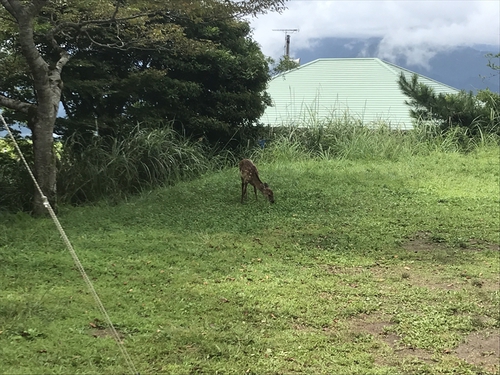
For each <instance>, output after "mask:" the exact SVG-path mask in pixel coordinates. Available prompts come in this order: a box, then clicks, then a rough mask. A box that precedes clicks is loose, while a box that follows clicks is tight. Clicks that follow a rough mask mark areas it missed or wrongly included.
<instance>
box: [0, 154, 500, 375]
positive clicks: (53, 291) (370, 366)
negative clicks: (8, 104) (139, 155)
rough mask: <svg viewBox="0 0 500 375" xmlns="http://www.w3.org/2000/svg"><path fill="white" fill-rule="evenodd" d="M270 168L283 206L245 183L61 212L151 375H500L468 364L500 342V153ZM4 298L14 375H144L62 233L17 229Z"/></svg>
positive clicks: (1, 227)
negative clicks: (134, 374) (245, 194)
mask: <svg viewBox="0 0 500 375" xmlns="http://www.w3.org/2000/svg"><path fill="white" fill-rule="evenodd" d="M264 156H265V155H264ZM264 159H265V158H264ZM257 164H258V167H259V169H260V174H261V177H262V179H263V180H265V181H267V182H268V183H269V184H270V185H271V187H272V188H273V189H274V192H275V198H276V203H275V204H274V205H270V204H269V203H267V202H265V200H264V199H263V197H262V195H259V199H258V200H257V201H255V198H254V197H253V191H252V189H249V199H248V200H247V201H246V203H245V204H243V205H242V204H240V201H239V200H240V181H239V177H238V172H237V169H236V167H235V168H233V169H230V170H227V171H223V172H219V173H214V174H208V175H205V176H203V177H201V178H199V179H197V180H195V181H192V182H187V183H179V184H177V185H176V186H172V187H168V188H164V189H159V190H155V191H152V192H150V193H145V194H143V195H141V196H140V197H137V198H133V199H130V200H129V201H127V202H126V203H122V204H119V205H114V206H109V205H105V204H102V205H98V206H94V207H79V208H69V207H68V208H62V209H61V211H60V215H59V216H60V221H61V223H62V225H63V226H64V228H65V230H66V232H67V234H68V236H69V238H70V240H71V242H72V244H73V246H74V248H75V249H76V251H77V253H78V254H79V257H80V259H81V261H82V263H83V265H84V267H85V269H86V271H87V273H88V275H89V277H90V278H91V280H92V281H93V283H94V286H95V288H96V290H97V292H98V294H99V296H100V297H101V299H102V301H103V303H104V305H105V307H106V309H107V311H108V314H109V315H110V316H111V319H112V320H113V323H114V325H115V326H116V327H117V329H118V331H119V333H120V335H122V336H123V340H124V341H123V342H124V344H125V347H126V348H127V350H128V352H129V353H130V355H131V357H132V360H133V362H134V364H135V366H136V368H137V370H138V371H139V372H140V373H141V374H146V373H166V374H196V373H201V374H332V373H337V374H391V375H392V374H451V373H453V374H489V373H498V366H497V365H495V363H497V359H498V358H497V357H498V351H496V348H495V347H493V348H491V347H490V348H487V347H486V346H484V349H481V350H480V351H479V352H478V353H477V355H476V356H475V357H474V358H472V357H471V358H467V355H464V354H461V353H462V352H466V353H467V352H468V350H469V352H473V351H474V350H475V349H476V348H473V347H472V346H471V347H469V348H468V347H467V345H468V344H470V343H471V342H472V341H471V340H472V339H471V337H476V338H480V339H481V340H483V339H484V340H486V341H483V342H488V341H487V340H488V338H493V339H495V338H498V329H499V327H500V319H499V308H500V296H499V276H498V275H499V249H498V244H499V225H500V223H499V170H500V168H499V155H498V149H497V148H481V149H479V150H478V151H476V152H473V153H470V154H467V155H463V154H458V153H439V152H436V153H433V154H430V155H427V156H415V157H411V158H408V159H405V160H399V161H385V160H377V161H372V162H369V161H363V160H360V161H349V160H314V159H308V158H306V157H304V158H298V159H297V160H295V161H290V160H285V159H283V160H275V161H274V162H271V163H262V164H259V163H257ZM0 285H1V288H0V369H1V370H0V372H2V373H7V374H21V373H38V374H41V373H43V374H68V373H72V374H77V373H79V374H81V373H85V374H103V373H106V374H111V373H117V374H118V373H129V372H130V370H131V369H130V368H128V367H127V366H126V362H125V361H124V359H123V357H122V356H121V353H120V350H119V348H118V346H117V344H116V343H115V342H114V341H113V339H112V338H111V336H110V335H109V334H108V333H107V332H108V331H106V328H107V327H106V324H105V323H104V319H103V317H102V316H101V315H100V313H99V311H98V310H97V308H96V307H95V304H94V301H93V298H92V296H91V295H90V293H89V291H88V290H87V288H86V286H85V284H84V282H83V280H82V278H81V277H80V275H79V273H78V271H77V269H76V267H75V266H74V264H73V262H72V259H71V256H70V255H69V253H68V251H67V250H66V248H65V246H64V244H63V242H62V241H61V239H60V237H59V234H58V232H57V231H56V229H55V226H54V224H53V223H52V222H51V221H50V220H49V219H43V220H40V219H32V218H30V217H29V216H27V215H25V214H18V215H7V214H4V215H3V216H2V217H1V218H0ZM473 335H475V336H473ZM495 335H496V336H495ZM470 345H472V344H470ZM464 348H465V349H464Z"/></svg>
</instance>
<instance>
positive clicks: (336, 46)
mask: <svg viewBox="0 0 500 375" xmlns="http://www.w3.org/2000/svg"><path fill="white" fill-rule="evenodd" d="M380 42H381V39H380V38H369V39H354V38H325V39H320V40H317V41H316V43H315V45H314V47H313V48H311V49H298V50H295V51H294V52H293V57H294V58H300V63H301V64H305V63H308V62H310V61H313V60H316V59H318V58H327V57H344V58H345V57H380V56H379V55H380V54H379V45H380ZM292 50H293V40H292ZM487 53H494V54H495V53H498V47H495V46H488V45H481V46H476V47H475V48H471V47H456V48H453V49H448V50H444V51H441V52H438V53H437V54H436V55H435V56H434V57H432V58H431V59H430V60H429V69H426V68H424V67H422V66H418V65H408V63H407V62H406V58H405V57H404V56H403V55H396V56H395V57H394V58H393V59H390V60H388V59H385V60H387V61H390V62H392V63H394V64H396V65H399V66H401V67H403V68H406V69H409V70H411V71H414V72H415V73H419V74H421V75H424V76H426V77H429V78H432V79H435V80H437V81H439V82H442V83H445V84H447V85H450V86H452V87H455V88H457V89H460V90H466V91H469V90H472V91H476V90H480V89H485V88H489V89H490V90H491V91H495V92H500V83H499V80H500V79H499V76H498V75H496V76H492V75H493V73H494V71H493V70H492V69H491V68H489V67H488V66H487V63H488V59H487V58H486V57H485V55H486V54H487ZM382 58H383V57H382Z"/></svg>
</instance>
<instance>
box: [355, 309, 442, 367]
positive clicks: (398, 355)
mask: <svg viewBox="0 0 500 375" xmlns="http://www.w3.org/2000/svg"><path fill="white" fill-rule="evenodd" d="M393 324H394V323H392V322H391V321H390V317H388V316H383V315H373V316H370V315H360V316H358V317H357V318H355V319H353V320H352V321H351V332H353V333H354V334H359V333H368V334H370V335H372V336H373V337H374V338H375V339H376V340H380V341H382V342H384V343H385V344H386V345H387V346H389V348H390V349H391V350H392V352H393V355H392V356H390V357H387V356H378V355H377V356H376V357H375V362H376V363H378V364H381V365H382V364H392V365H394V364H395V363H397V362H401V361H403V360H404V361H414V360H418V361H421V362H427V363H429V362H432V356H433V355H432V353H430V352H428V351H426V350H423V349H419V348H410V347H407V346H404V345H402V344H401V337H400V336H399V335H397V334H395V333H392V332H390V331H389V330H387V328H388V327H391V326H392V325H393Z"/></svg>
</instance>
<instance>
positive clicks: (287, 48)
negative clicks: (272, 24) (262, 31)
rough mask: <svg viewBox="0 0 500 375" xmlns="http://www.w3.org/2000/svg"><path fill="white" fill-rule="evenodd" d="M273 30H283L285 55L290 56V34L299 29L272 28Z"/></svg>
mask: <svg viewBox="0 0 500 375" xmlns="http://www.w3.org/2000/svg"><path fill="white" fill-rule="evenodd" d="M273 31H283V32H284V33H285V57H287V58H290V34H291V33H295V32H298V31H299V29H273Z"/></svg>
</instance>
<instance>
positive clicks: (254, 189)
mask: <svg viewBox="0 0 500 375" xmlns="http://www.w3.org/2000/svg"><path fill="white" fill-rule="evenodd" d="M253 192H254V193H255V200H257V188H256V187H255V185H253Z"/></svg>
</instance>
